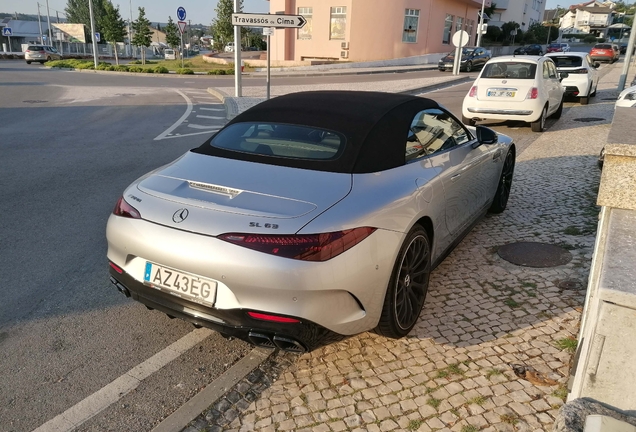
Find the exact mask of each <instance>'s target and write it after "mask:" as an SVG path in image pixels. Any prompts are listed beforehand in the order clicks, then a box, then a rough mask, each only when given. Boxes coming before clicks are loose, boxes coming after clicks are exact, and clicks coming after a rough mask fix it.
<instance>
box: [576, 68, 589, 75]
mask: <svg viewBox="0 0 636 432" xmlns="http://www.w3.org/2000/svg"><path fill="white" fill-rule="evenodd" d="M574 73H578V74H586V73H587V68H583V69H577V70H575V71H574Z"/></svg>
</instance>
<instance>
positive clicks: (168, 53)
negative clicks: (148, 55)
mask: <svg viewBox="0 0 636 432" xmlns="http://www.w3.org/2000/svg"><path fill="white" fill-rule="evenodd" d="M163 55H164V58H165V59H166V60H176V59H177V55H176V54H175V52H174V50H173V49H165V50H163Z"/></svg>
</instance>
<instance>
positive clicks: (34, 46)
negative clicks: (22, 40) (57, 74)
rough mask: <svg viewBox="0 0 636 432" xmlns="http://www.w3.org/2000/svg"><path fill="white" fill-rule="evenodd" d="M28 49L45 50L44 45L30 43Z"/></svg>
mask: <svg viewBox="0 0 636 432" xmlns="http://www.w3.org/2000/svg"><path fill="white" fill-rule="evenodd" d="M27 49H28V50H29V51H44V47H43V46H42V45H29V46H28V47H27Z"/></svg>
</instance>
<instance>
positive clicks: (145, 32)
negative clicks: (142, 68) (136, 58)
mask: <svg viewBox="0 0 636 432" xmlns="http://www.w3.org/2000/svg"><path fill="white" fill-rule="evenodd" d="M132 28H133V31H134V32H135V35H134V36H133V40H132V43H133V44H134V45H137V46H139V47H144V48H147V47H149V46H150V42H152V30H150V21H149V20H148V18H146V10H145V9H144V8H142V7H141V6H140V7H139V17H138V18H137V20H135V21H133V23H132ZM141 64H146V50H145V49H142V50H141Z"/></svg>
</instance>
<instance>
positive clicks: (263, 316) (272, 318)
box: [247, 312, 300, 324]
mask: <svg viewBox="0 0 636 432" xmlns="http://www.w3.org/2000/svg"><path fill="white" fill-rule="evenodd" d="M247 314H248V315H249V316H250V317H252V318H255V319H258V320H263V321H272V322H277V323H286V324H292V323H299V322H300V320H297V319H296V318H289V317H285V316H280V315H270V314H264V313H259V312H248V313H247Z"/></svg>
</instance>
